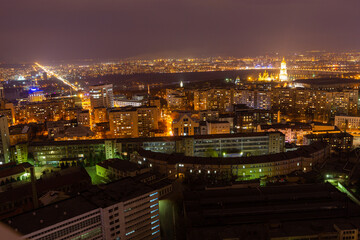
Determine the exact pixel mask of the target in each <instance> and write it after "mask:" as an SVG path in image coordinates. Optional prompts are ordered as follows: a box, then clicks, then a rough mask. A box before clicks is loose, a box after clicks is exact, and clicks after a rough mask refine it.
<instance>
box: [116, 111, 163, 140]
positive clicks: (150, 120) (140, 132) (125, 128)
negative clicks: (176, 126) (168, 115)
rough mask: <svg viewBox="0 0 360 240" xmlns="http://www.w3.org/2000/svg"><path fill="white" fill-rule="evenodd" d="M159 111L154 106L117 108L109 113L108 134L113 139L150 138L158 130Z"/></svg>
mask: <svg viewBox="0 0 360 240" xmlns="http://www.w3.org/2000/svg"><path fill="white" fill-rule="evenodd" d="M159 117H160V116H159V110H158V109H157V107H156V106H144V107H137V108H128V107H124V108H119V109H114V110H111V111H110V112H109V125H110V132H111V133H112V134H113V136H114V137H120V138H124V137H152V130H155V129H158V122H159Z"/></svg>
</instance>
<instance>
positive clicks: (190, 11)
mask: <svg viewBox="0 0 360 240" xmlns="http://www.w3.org/2000/svg"><path fill="white" fill-rule="evenodd" d="M314 49H321V50H329V51H343V50H360V0H41V1H40V0H0V60H3V61H30V60H41V61H47V60H60V59H67V60H69V59H78V58H100V59H107V58H126V57H135V58H149V57H195V56H199V57H205V56H218V55H223V56H239V57H241V56H246V55H252V56H253V55H261V54H265V53H267V52H280V53H283V54H284V53H288V52H296V51H302V50H314Z"/></svg>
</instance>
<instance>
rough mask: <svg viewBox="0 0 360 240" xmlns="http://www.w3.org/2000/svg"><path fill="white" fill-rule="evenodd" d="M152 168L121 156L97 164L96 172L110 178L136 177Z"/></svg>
mask: <svg viewBox="0 0 360 240" xmlns="http://www.w3.org/2000/svg"><path fill="white" fill-rule="evenodd" d="M149 171H150V168H148V167H147V166H143V165H140V164H138V163H134V162H130V161H127V160H122V159H119V158H113V159H107V160H105V161H102V162H99V163H97V164H96V174H97V175H99V176H100V177H104V178H109V179H121V178H124V177H135V176H137V175H140V174H144V173H146V172H149Z"/></svg>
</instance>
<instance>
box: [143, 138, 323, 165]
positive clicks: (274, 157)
mask: <svg viewBox="0 0 360 240" xmlns="http://www.w3.org/2000/svg"><path fill="white" fill-rule="evenodd" d="M326 146H327V144H326V143H323V142H315V143H312V144H310V145H306V146H302V147H300V148H299V149H297V150H295V151H289V152H282V153H275V154H269V155H261V156H252V157H225V158H224V157H214V158H212V157H191V156H184V155H182V154H166V153H160V152H152V151H148V150H143V149H141V150H139V151H138V152H139V154H140V155H141V156H142V157H145V158H150V159H156V160H160V161H165V162H167V164H170V165H171V164H178V163H182V164H202V165H241V164H256V163H267V162H274V161H285V160H288V159H293V158H298V157H306V156H309V155H310V154H312V153H314V152H317V151H319V150H321V149H324V148H325V147H326Z"/></svg>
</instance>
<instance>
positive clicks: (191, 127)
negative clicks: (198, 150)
mask: <svg viewBox="0 0 360 240" xmlns="http://www.w3.org/2000/svg"><path fill="white" fill-rule="evenodd" d="M172 129H173V133H174V136H192V135H195V134H196V133H197V132H198V131H199V130H198V129H199V121H198V120H197V119H195V118H192V117H191V114H190V113H182V114H180V116H179V118H177V119H175V120H173V122H172Z"/></svg>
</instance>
